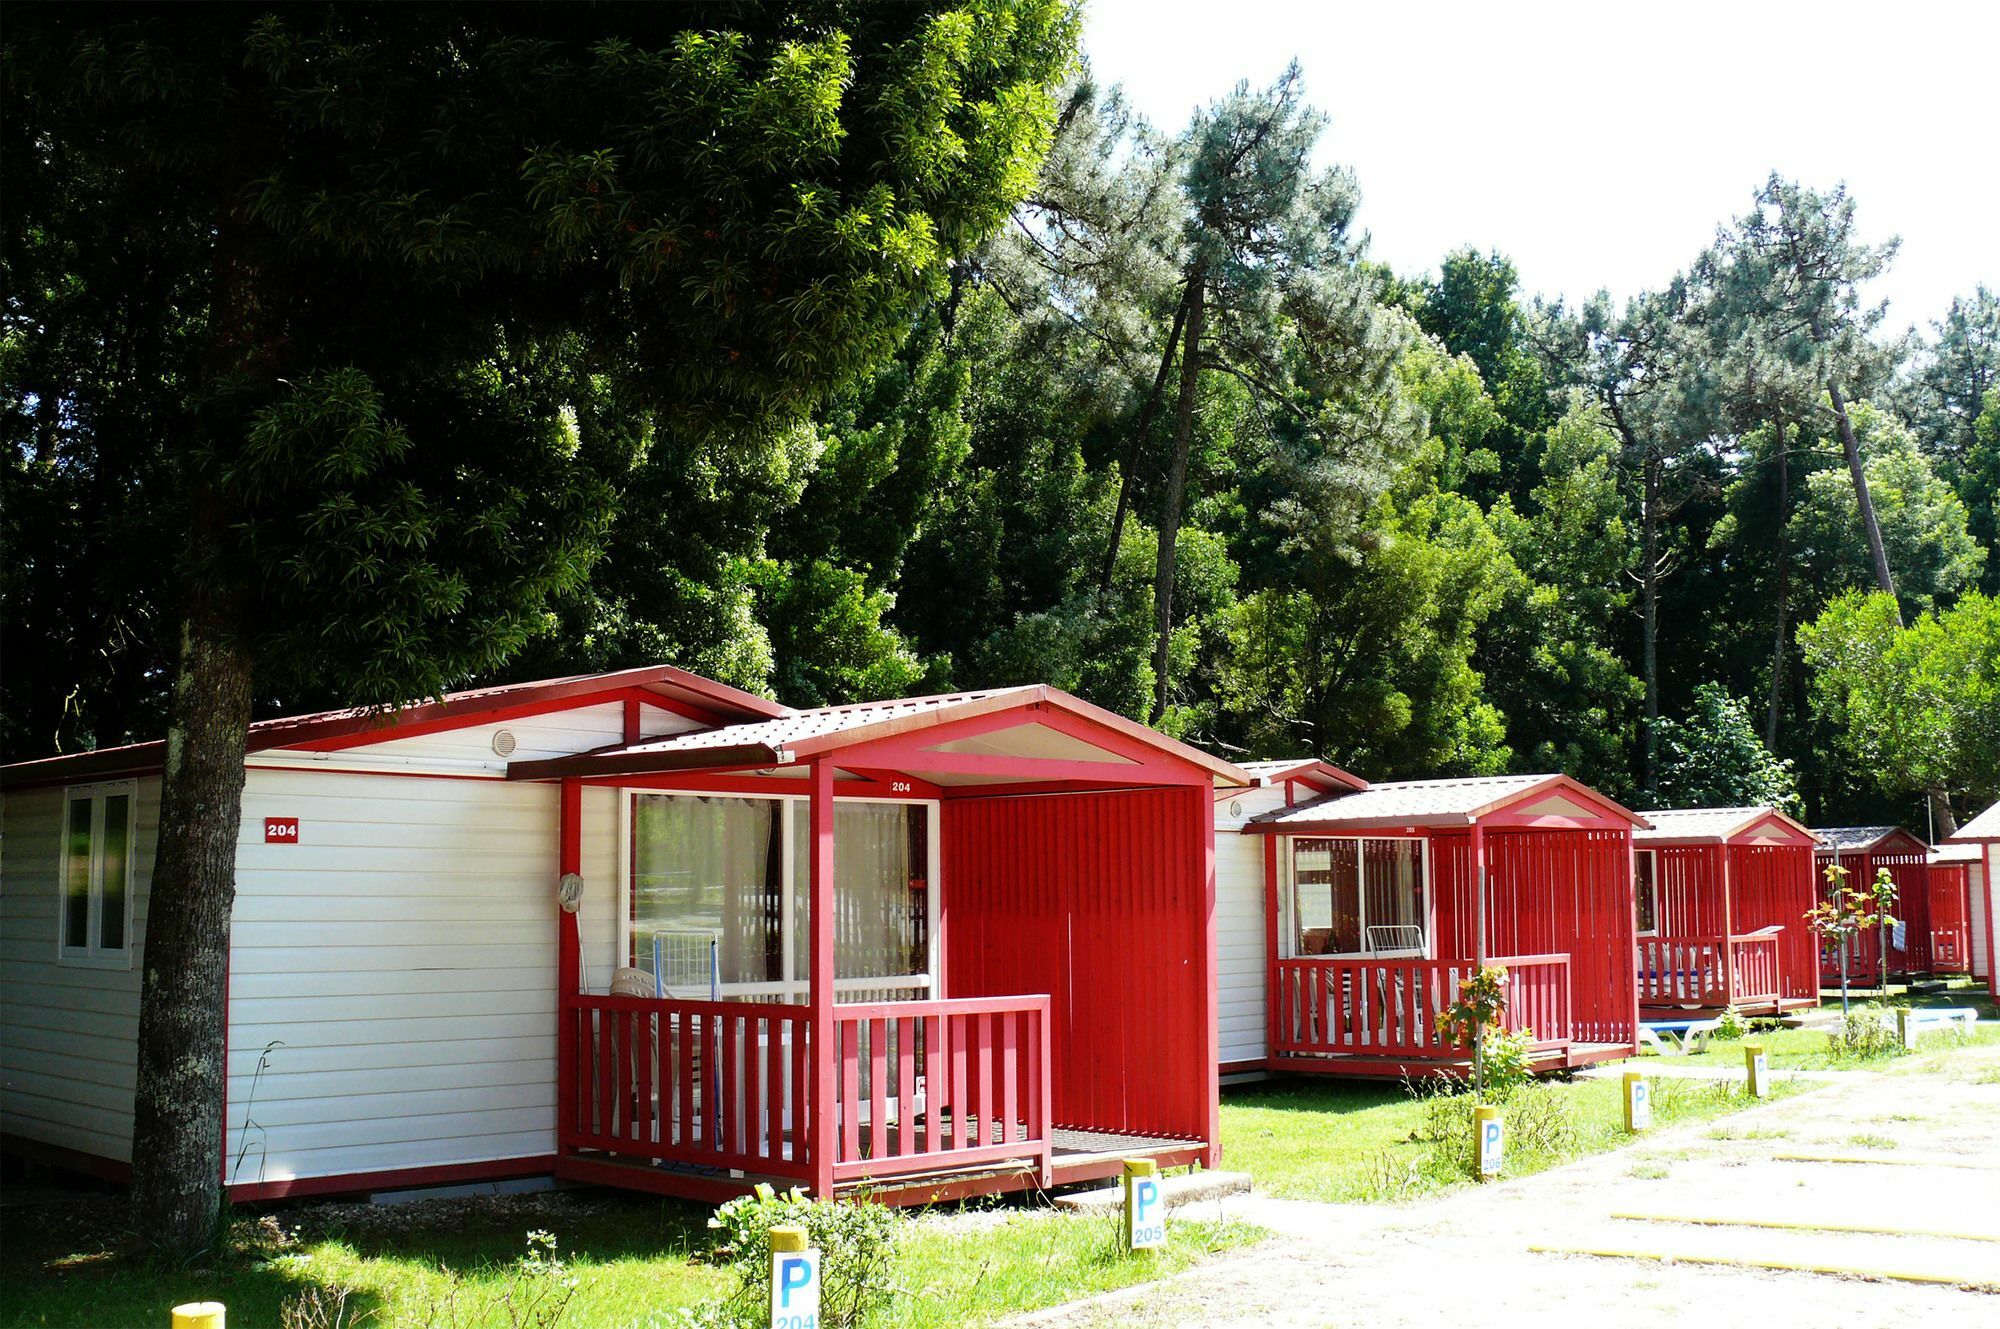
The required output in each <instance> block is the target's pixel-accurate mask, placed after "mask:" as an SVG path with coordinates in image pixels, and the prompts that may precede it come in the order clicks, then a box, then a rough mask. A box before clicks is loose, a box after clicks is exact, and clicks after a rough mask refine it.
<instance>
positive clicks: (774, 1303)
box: [768, 1223, 819, 1329]
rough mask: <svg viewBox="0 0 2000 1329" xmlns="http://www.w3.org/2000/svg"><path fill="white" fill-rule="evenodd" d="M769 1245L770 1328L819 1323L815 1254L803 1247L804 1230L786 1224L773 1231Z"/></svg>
mask: <svg viewBox="0 0 2000 1329" xmlns="http://www.w3.org/2000/svg"><path fill="white" fill-rule="evenodd" d="M768 1236H769V1238H770V1244H771V1324H772V1325H773V1326H774V1329H775V1326H778V1325H787V1326H790V1325H813V1324H818V1323H819V1252H818V1251H816V1250H813V1249H812V1248H811V1247H810V1246H808V1245H806V1230H805V1229H804V1228H802V1227H798V1226H795V1225H793V1224H789V1223H781V1224H779V1225H778V1226H776V1227H773V1228H772V1229H771V1231H770V1232H769V1234H768Z"/></svg>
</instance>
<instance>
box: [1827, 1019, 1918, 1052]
mask: <svg viewBox="0 0 2000 1329" xmlns="http://www.w3.org/2000/svg"><path fill="white" fill-rule="evenodd" d="M1884 1014H1885V1012H1884V1011H1883V1010H1882V1009H1881V1008H1879V1007H1873V1006H1864V1007H1863V1008H1862V1009H1860V1010H1858V1011H1856V1012H1855V1013H1854V1014H1852V1015H1850V1016H1848V1017H1847V1018H1846V1019H1844V1020H1842V1021H1841V1022H1840V1024H1839V1026H1838V1027H1837V1028H1835V1029H1833V1030H1831V1031H1830V1032H1829V1033H1828V1034H1827V1036H1826V1042H1827V1051H1828V1053H1830V1054H1831V1055H1832V1057H1833V1059H1834V1060H1835V1061H1875V1060H1878V1059H1880V1058H1883V1057H1897V1056H1901V1055H1902V1054H1903V1051H1904V1048H1903V1042H1902V1039H1900V1038H1899V1037H1897V1034H1896V1028H1895V1026H1894V1025H1893V1024H1891V1023H1890V1022H1889V1021H1887V1020H1884V1019H1883V1018H1882V1017H1883V1015H1884Z"/></svg>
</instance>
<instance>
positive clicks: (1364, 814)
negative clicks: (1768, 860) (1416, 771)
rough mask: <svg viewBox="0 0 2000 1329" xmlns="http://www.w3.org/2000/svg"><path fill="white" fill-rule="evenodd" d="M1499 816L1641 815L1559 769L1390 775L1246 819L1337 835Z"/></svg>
mask: <svg viewBox="0 0 2000 1329" xmlns="http://www.w3.org/2000/svg"><path fill="white" fill-rule="evenodd" d="M1490 819H1504V820H1505V821H1506V822H1507V824H1509V825H1512V826H1535V825H1539V826H1544V827H1548V828H1550V829H1558V828H1561V827H1563V826H1574V827H1578V828H1584V827H1588V826H1591V825H1624V826H1634V827H1642V826H1645V825H1646V822H1645V820H1644V819H1643V818H1641V817H1639V816H1638V815H1637V814H1635V813H1633V812H1630V811H1628V810H1627V809H1625V808H1623V807H1620V806H1619V805H1618V804H1616V803H1614V802H1612V801H1611V800H1610V799H1608V798H1606V797H1604V795H1602V794H1600V793H1598V792H1597V791H1596V790H1594V789H1591V788H1589V787H1588V786H1586V785H1584V784H1582V783H1581V782H1579V781H1576V780H1573V779H1571V778H1570V777H1569V776H1567V775H1490V776H1475V777H1470V778H1464V779H1445V780H1398V781H1393V782H1390V783H1387V784H1374V785H1370V786H1368V787H1367V788H1366V789H1363V790H1359V791H1356V792H1353V793H1334V794H1329V795H1327V796H1326V797H1324V798H1316V799H1314V800H1313V801H1312V802H1310V803H1301V804H1299V805H1298V806H1297V807H1290V808H1281V809H1279V810H1277V811H1275V812H1267V813H1265V814H1264V815H1263V816H1261V817H1255V818H1252V819H1251V820H1250V821H1249V822H1247V823H1245V824H1244V827H1243V829H1244V830H1245V831H1246V832H1248V833H1250V834H1253V835H1313V834H1329V835H1337V834H1341V833H1344V832H1352V831H1362V830H1387V829H1393V828H1396V827H1403V828H1406V829H1411V830H1415V829H1418V828H1426V829H1444V828H1450V827H1459V826H1471V825H1474V824H1475V823H1483V822H1486V821H1488V820H1490Z"/></svg>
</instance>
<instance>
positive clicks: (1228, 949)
mask: <svg viewBox="0 0 2000 1329" xmlns="http://www.w3.org/2000/svg"><path fill="white" fill-rule="evenodd" d="M1284 805H1285V791H1284V790H1283V789H1282V788H1268V787H1267V788H1258V789H1244V790H1237V791H1234V792H1231V793H1227V794H1225V795H1224V796H1222V797H1220V798H1218V799H1217V800H1216V804H1215V966H1216V989H1217V990H1216V1001H1217V1007H1218V1014H1219V1017H1220V1023H1221V1030H1222V1060H1223V1062H1224V1063H1225V1064H1227V1063H1230V1062H1240V1061H1262V1060H1263V1059H1264V1057H1265V1052H1266V1049H1265V1041H1266V1040H1265V1031H1266V1029H1267V1028H1268V1024H1267V1017H1266V1014H1265V997H1264V983H1265V960H1264V840H1263V837H1262V836H1256V835H1243V834H1240V833H1239V831H1238V828H1239V827H1241V826H1242V824H1243V823H1244V822H1245V821H1247V820H1249V819H1250V818H1251V817H1255V816H1257V815H1259V814H1261V813H1265V812H1269V811H1272V810H1273V809H1275V808H1281V807H1283V806H1284Z"/></svg>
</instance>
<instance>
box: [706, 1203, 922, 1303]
mask: <svg viewBox="0 0 2000 1329" xmlns="http://www.w3.org/2000/svg"><path fill="white" fill-rule="evenodd" d="M708 1225H709V1227H710V1228H711V1229H712V1230H713V1231H714V1234H715V1237H714V1244H713V1248H712V1253H711V1256H710V1258H711V1260H712V1261H713V1262H714V1263H716V1264H718V1265H720V1266H721V1267H722V1268H724V1269H726V1270H728V1271H729V1272H730V1273H731V1274H732V1275H733V1276H734V1277H735V1281H736V1288H735V1291H733V1292H732V1293H730V1294H729V1295H728V1296H726V1297H724V1298H723V1299H721V1300H719V1301H713V1302H709V1303H706V1304H704V1305H702V1306H700V1307H698V1308H696V1309H694V1310H692V1311H687V1312H684V1313H683V1318H682V1321H681V1323H683V1324H685V1325H687V1326H688V1327H689V1329H694V1327H695V1326H702V1329H724V1327H725V1326H731V1327H735V1329H762V1326H764V1325H767V1324H769V1323H770V1322H771V1320H770V1300H769V1299H770V1292H771V1229H772V1228H774V1227H780V1226H789V1227H802V1228H804V1229H805V1230H806V1244H807V1245H808V1246H810V1247H812V1248H814V1249H815V1250H817V1251H819V1254H820V1275H819V1276H820V1294H819V1308H820V1322H821V1323H822V1324H825V1325H827V1326H829V1329H853V1327H854V1326H856V1325H859V1324H860V1323H861V1322H862V1321H863V1320H864V1319H866V1318H867V1316H868V1315H869V1314H870V1313H871V1312H872V1311H874V1310H876V1309H878V1308H880V1307H882V1306H884V1305H886V1304H887V1303H888V1301H889V1297H890V1295H891V1292H892V1290H893V1279H894V1274H895V1258H896V1242H897V1238H898V1235H899V1233H900V1231H901V1229H902V1227H903V1221H902V1215H901V1214H900V1213H899V1212H898V1211H896V1210H895V1209H892V1208H889V1207H888V1206H886V1205H878V1204H856V1203H854V1202H853V1201H851V1200H814V1199H809V1198H808V1197H807V1196H806V1195H805V1193H804V1192H803V1191H799V1190H792V1191H789V1192H787V1193H786V1194H783V1195H779V1194H777V1193H776V1192H774V1191H773V1190H772V1189H771V1188H770V1187H769V1186H766V1185H761V1184H760V1185H759V1186H758V1187H757V1188H756V1190H755V1191H753V1192H752V1193H751V1194H749V1195H744V1196H739V1197H738V1198H736V1199H734V1200H731V1201H729V1203H727V1204H725V1205H722V1206H720V1207H719V1208H717V1209H716V1211H715V1216H714V1217H713V1218H711V1219H709V1220H708Z"/></svg>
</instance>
